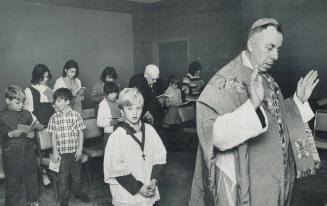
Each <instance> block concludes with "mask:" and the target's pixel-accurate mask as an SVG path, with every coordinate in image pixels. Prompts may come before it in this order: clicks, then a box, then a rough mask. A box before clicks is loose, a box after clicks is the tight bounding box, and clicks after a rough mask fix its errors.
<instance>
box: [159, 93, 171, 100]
mask: <svg viewBox="0 0 327 206" xmlns="http://www.w3.org/2000/svg"><path fill="white" fill-rule="evenodd" d="M170 97H172V96H171V95H168V94H161V95H158V96H156V98H157V99H167V98H170Z"/></svg>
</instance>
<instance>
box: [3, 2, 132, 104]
mask: <svg viewBox="0 0 327 206" xmlns="http://www.w3.org/2000/svg"><path fill="white" fill-rule="evenodd" d="M0 28H1V30H0V69H1V81H0V89H1V90H0V96H1V97H4V90H5V88H6V87H7V86H8V85H10V84H16V85H19V86H20V87H22V88H25V87H26V86H28V85H29V82H30V79H31V73H32V70H33V67H34V65H36V64H38V63H43V64H46V65H47V66H48V67H49V69H50V71H51V73H52V76H53V79H52V81H51V82H50V86H52V85H53V83H54V80H55V79H56V78H58V77H59V76H60V75H61V73H62V68H63V65H64V63H65V61H67V60H69V59H74V60H76V61H77V62H78V64H79V66H80V77H79V78H80V79H81V81H82V85H83V86H85V87H87V93H86V95H87V96H86V99H87V100H88V99H89V95H90V92H91V89H92V86H93V85H94V83H95V82H96V81H97V80H98V79H99V77H100V74H101V71H102V70H103V69H104V67H105V66H109V65H111V66H114V67H115V68H116V69H117V72H118V74H119V76H120V79H119V81H120V83H121V84H122V86H125V85H127V81H128V79H127V78H125V77H126V76H131V75H132V74H133V62H134V60H133V31H132V16H131V14H127V13H119V12H109V11H101V10H95V9H82V8H74V7H66V6H59V5H53V4H46V3H35V2H24V1H16V0H10V1H9V0H8V1H7V0H6V1H4V0H3V1H1V2H0ZM2 99H3V98H2ZM86 103H87V101H86ZM0 106H1V108H3V106H4V101H1V103H0Z"/></svg>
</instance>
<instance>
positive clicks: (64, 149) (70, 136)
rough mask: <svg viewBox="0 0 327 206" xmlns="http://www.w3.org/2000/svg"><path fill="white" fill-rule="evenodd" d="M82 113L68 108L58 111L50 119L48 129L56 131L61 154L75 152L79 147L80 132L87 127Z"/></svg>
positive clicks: (50, 131)
mask: <svg viewBox="0 0 327 206" xmlns="http://www.w3.org/2000/svg"><path fill="white" fill-rule="evenodd" d="M85 128H86V126H85V124H84V122H83V119H82V117H81V115H80V114H79V113H78V112H76V111H74V110H72V109H71V108H69V109H68V111H67V112H61V111H59V112H56V113H55V114H53V115H52V116H51V118H50V120H49V124H48V128H47V131H48V132H49V133H56V136H57V138H56V143H57V149H58V153H59V154H65V153H74V152H76V151H77V149H78V147H79V132H80V131H81V130H83V129H85Z"/></svg>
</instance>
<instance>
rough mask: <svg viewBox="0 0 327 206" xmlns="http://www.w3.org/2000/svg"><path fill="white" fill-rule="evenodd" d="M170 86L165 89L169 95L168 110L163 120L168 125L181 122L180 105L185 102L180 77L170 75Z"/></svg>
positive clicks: (167, 100)
mask: <svg viewBox="0 0 327 206" xmlns="http://www.w3.org/2000/svg"><path fill="white" fill-rule="evenodd" d="M168 81H169V87H168V88H167V90H166V91H165V94H166V95H167V96H168V98H167V99H166V103H165V104H166V106H167V108H168V109H167V111H166V114H165V117H164V119H163V122H164V124H165V125H167V126H171V125H175V124H179V123H180V122H181V120H180V117H179V114H178V106H179V105H181V104H182V103H183V101H182V96H181V90H180V89H179V88H178V84H179V79H178V78H177V77H175V76H174V75H170V76H169V77H168Z"/></svg>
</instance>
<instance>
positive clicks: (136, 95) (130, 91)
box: [118, 87, 144, 109]
mask: <svg viewBox="0 0 327 206" xmlns="http://www.w3.org/2000/svg"><path fill="white" fill-rule="evenodd" d="M138 104H142V106H143V104H144V98H143V96H142V94H141V92H140V91H139V90H138V89H137V88H135V87H134V88H125V89H123V90H122V91H121V92H120V93H119V97H118V106H119V108H120V109H123V108H124V107H128V106H132V105H138Z"/></svg>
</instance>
